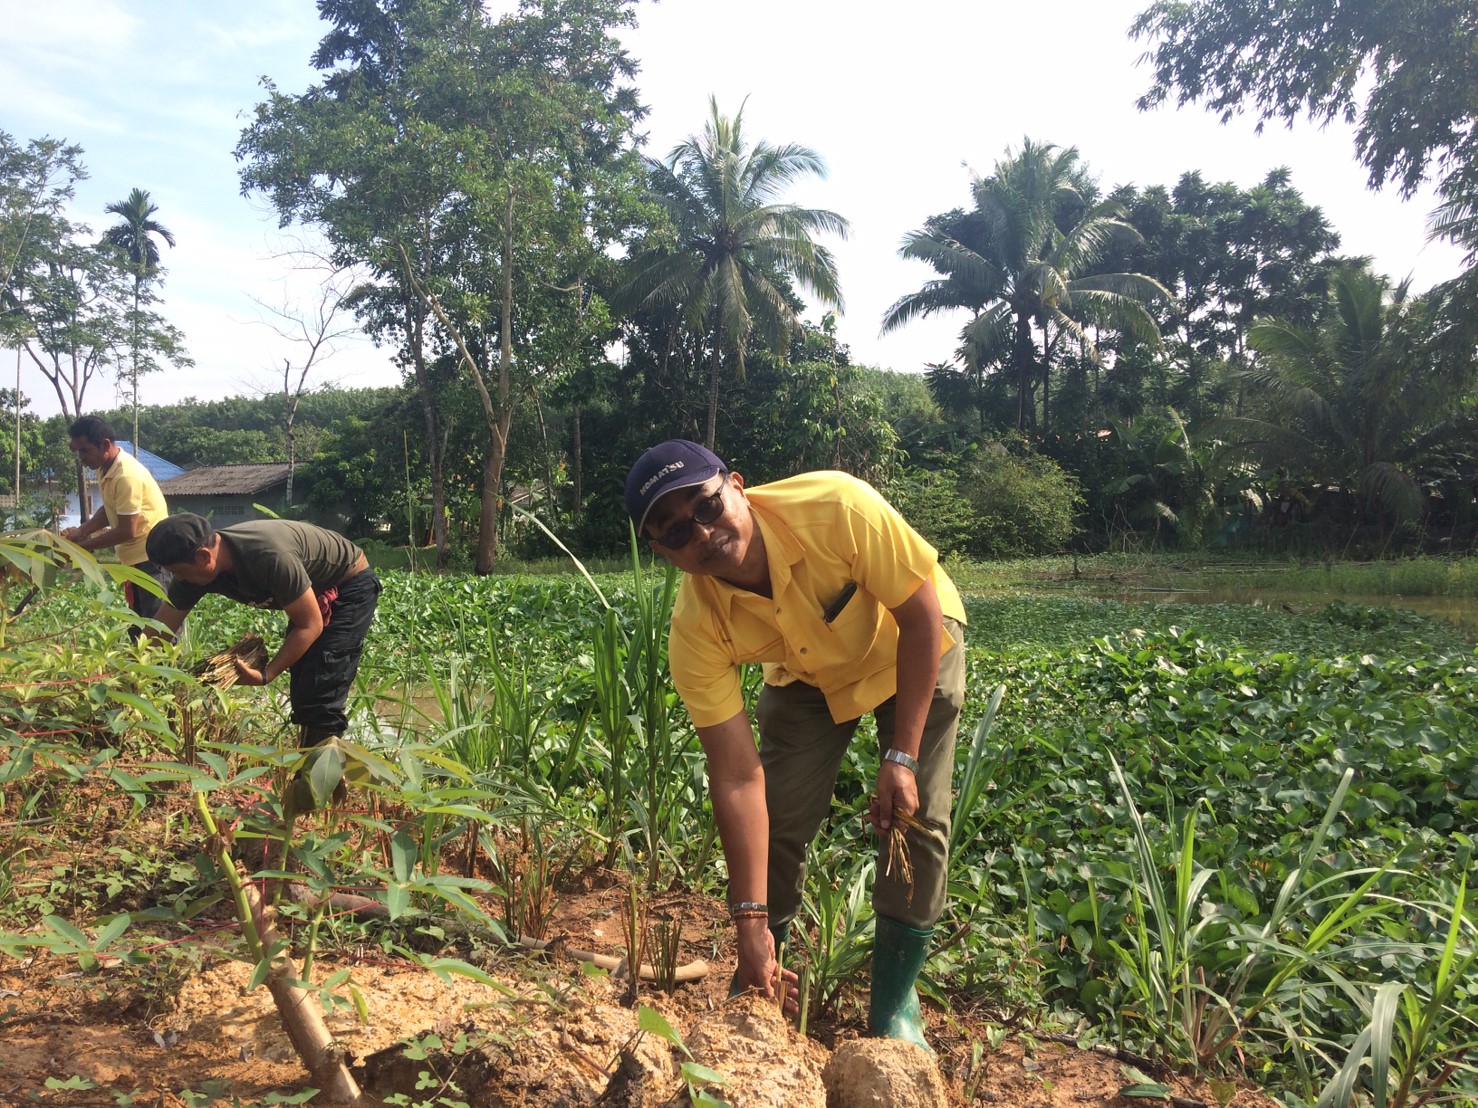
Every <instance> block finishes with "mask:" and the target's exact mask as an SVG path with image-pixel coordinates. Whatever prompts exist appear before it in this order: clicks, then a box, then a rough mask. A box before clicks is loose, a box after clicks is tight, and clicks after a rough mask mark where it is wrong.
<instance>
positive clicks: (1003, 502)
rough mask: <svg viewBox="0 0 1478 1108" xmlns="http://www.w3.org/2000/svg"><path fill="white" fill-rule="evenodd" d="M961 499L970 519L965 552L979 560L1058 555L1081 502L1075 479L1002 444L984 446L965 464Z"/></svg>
mask: <svg viewBox="0 0 1478 1108" xmlns="http://www.w3.org/2000/svg"><path fill="white" fill-rule="evenodd" d="M959 495H960V496H961V497H962V498H963V499H964V500H965V501H966V502H967V503H968V504H969V506H970V509H971V513H972V515H973V517H974V525H973V529H972V531H971V534H970V536H969V540H968V542H967V544H966V545H965V547H964V550H965V552H966V553H968V554H973V555H975V556H977V557H981V558H1011V557H1019V556H1021V555H1025V554H1052V553H1056V552H1058V551H1061V550H1062V549H1064V548H1065V547H1066V546H1067V544H1068V541H1069V540H1070V539H1071V538H1072V535H1073V526H1074V518H1075V516H1076V513H1077V511H1078V508H1079V505H1080V504H1081V502H1082V494H1081V492H1080V490H1079V487H1078V482H1077V480H1076V479H1074V478H1073V477H1072V476H1071V475H1070V474H1068V473H1067V472H1066V471H1064V470H1063V468H1062V467H1061V466H1059V465H1058V464H1057V463H1056V462H1054V461H1052V459H1050V458H1046V457H1043V456H1042V455H1041V454H1036V453H1032V452H1030V451H1023V452H1020V453H1017V452H1013V451H1012V450H1009V449H1008V448H1007V447H1006V445H1005V444H1003V443H990V444H987V445H986V446H985V447H984V448H983V449H981V450H980V451H978V452H977V453H976V455H975V456H974V458H972V459H971V460H970V461H969V463H967V465H966V467H965V469H964V471H963V472H962V473H961V474H960V479H959Z"/></svg>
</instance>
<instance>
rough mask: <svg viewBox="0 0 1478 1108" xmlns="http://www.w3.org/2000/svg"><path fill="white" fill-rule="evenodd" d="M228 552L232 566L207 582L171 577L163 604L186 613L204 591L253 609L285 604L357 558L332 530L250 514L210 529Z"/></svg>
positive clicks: (330, 580) (331, 580) (340, 575)
mask: <svg viewBox="0 0 1478 1108" xmlns="http://www.w3.org/2000/svg"><path fill="white" fill-rule="evenodd" d="M216 534H218V535H219V536H220V537H221V541H222V542H223V543H225V545H226V546H227V547H229V548H230V551H231V562H232V565H233V567H234V568H233V569H232V571H231V572H230V573H222V574H220V575H219V576H217V577H216V579H215V580H214V581H212V582H211V583H210V584H209V585H192V584H191V583H190V582H188V581H175V582H173V583H172V584H171V585H170V586H169V603H170V605H171V606H172V607H174V608H176V609H177V610H179V611H181V612H188V611H189V610H190V609H191V608H193V607H194V606H195V605H196V604H197V603H198V602H199V600H200V598H201V597H202V596H204V595H205V594H206V593H212V592H215V593H220V594H221V595H222V596H226V597H230V598H231V599H232V600H236V601H239V602H241V603H242V604H250V605H252V606H253V607H255V608H285V607H287V606H288V605H289V604H291V603H292V602H293V601H294V600H296V599H297V598H298V597H300V596H302V595H303V593H305V592H307V591H308V590H309V589H310V588H311V589H312V590H313V591H314V592H316V593H322V592H323V591H324V590H325V589H329V588H332V587H333V586H335V585H337V584H339V583H340V582H341V581H343V580H344V578H345V577H347V576H348V575H349V571H350V570H352V569H353V568H354V566H355V564H356V563H357V562H358V561H359V553H360V551H359V547H357V546H355V545H354V544H353V543H352V542H350V541H349V540H348V539H346V538H345V537H344V536H343V535H340V534H338V533H337V532H335V531H326V530H324V529H323V528H322V527H315V526H313V524H311V523H300V522H298V521H297V520H295V519H254V520H250V521H248V522H246V523H237V524H233V525H232V526H230V527H222V528H221V529H220V530H219V531H217V532H216Z"/></svg>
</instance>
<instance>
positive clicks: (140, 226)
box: [103, 189, 174, 455]
mask: <svg viewBox="0 0 1478 1108" xmlns="http://www.w3.org/2000/svg"><path fill="white" fill-rule="evenodd" d="M158 210H159V205H158V204H155V203H154V201H153V200H151V199H150V198H149V194H148V193H147V192H145V191H144V190H143V189H134V190H133V191H131V192H130V193H129V194H128V198H127V199H125V200H120V201H117V202H116V203H113V204H109V205H108V206H107V207H106V208H105V209H104V211H106V212H107V213H108V214H109V215H116V216H120V217H122V218H121V221H120V222H118V223H115V224H114V225H113V226H112V227H109V228H108V230H107V231H106V232H104V234H103V239H104V240H105V241H106V242H107V243H108V244H109V245H111V246H114V247H116V248H117V249H118V251H119V253H120V254H122V255H123V257H124V259H125V262H124V268H125V269H127V270H128V272H129V274H130V276H132V277H133V311H132V312H131V313H129V347H130V350H131V353H132V359H131V361H130V368H129V383H130V389H131V391H132V393H133V452H134V454H135V455H137V454H138V452H139V374H140V373H141V372H142V371H143V370H144V368H145V366H144V365H143V364H142V363H141V362H140V359H139V355H140V353H141V348H142V342H141V340H142V337H143V336H142V333H141V328H140V324H141V322H142V315H141V311H140V308H141V293H142V291H143V288H144V286H145V284H146V283H152V282H153V281H154V280H155V279H157V278H158V276H159V246H158V244H157V243H156V242H155V241H154V240H155V236H158V237H159V238H161V239H163V240H164V241H165V242H166V243H168V244H169V245H170V246H173V245H174V235H173V233H171V232H170V230H169V228H167V227H165V226H164V224H162V223H160V222H159V221H158V220H157V219H155V218H154V213H155V212H157V211H158ZM156 368H157V367H156Z"/></svg>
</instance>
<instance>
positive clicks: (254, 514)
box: [165, 492, 282, 527]
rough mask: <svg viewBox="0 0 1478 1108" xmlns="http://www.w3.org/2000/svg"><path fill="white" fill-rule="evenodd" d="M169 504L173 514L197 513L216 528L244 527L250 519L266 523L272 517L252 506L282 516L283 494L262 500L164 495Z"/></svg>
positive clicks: (259, 498) (258, 497)
mask: <svg viewBox="0 0 1478 1108" xmlns="http://www.w3.org/2000/svg"><path fill="white" fill-rule="evenodd" d="M165 496H166V498H167V499H168V501H169V510H170V512H171V513H173V512H194V513H195V514H196V515H199V516H205V517H207V518H208V519H209V520H210V521H211V523H213V524H214V525H215V526H217V527H229V526H231V524H233V523H245V522H246V521H247V520H249V519H267V518H269V517H267V516H265V515H263V514H262V513H261V512H259V511H257V510H256V508H255V507H253V505H255V504H261V505H264V506H265V507H268V508H270V509H272V511H274V512H280V511H281V509H282V493H281V492H277V493H275V494H273V493H267V494H264V495H260V496H247V495H238V494H230V493H211V494H208V495H205V494H202V495H195V496H182V495H178V494H177V495H174V496H170V495H169V494H168V493H166V494H165Z"/></svg>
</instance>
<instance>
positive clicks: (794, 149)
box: [617, 98, 848, 449]
mask: <svg viewBox="0 0 1478 1108" xmlns="http://www.w3.org/2000/svg"><path fill="white" fill-rule="evenodd" d="M708 108H709V118H708V120H707V122H706V123H705V124H704V127H703V134H702V135H690V136H689V137H688V138H687V139H686V140H685V141H684V142H681V143H679V144H678V145H677V146H675V147H673V149H672V151H671V152H670V153H669V154H668V155H667V157H666V158H665V159H663V160H658V159H655V158H648V159H647V167H648V170H649V174H650V181H651V189H652V192H653V194H654V195H655V196H656V198H657V200H658V201H659V203H660V204H661V206H662V208H663V210H664V211H665V212H666V215H667V218H668V220H669V222H670V226H669V227H667V228H663V229H662V230H661V231H659V232H658V233H656V234H655V235H653V236H652V237H650V238H649V239H648V241H647V242H646V243H645V244H644V246H643V247H642V248H641V249H639V250H638V251H637V252H636V254H635V255H634V257H633V258H632V260H631V268H630V278H629V280H628V282H627V284H626V285H625V286H624V287H623V289H622V290H621V291H620V293H619V294H618V297H617V303H618V304H621V305H633V306H640V307H644V308H649V309H655V310H659V311H661V310H666V311H668V312H670V313H672V315H673V317H674V318H676V319H680V320H681V322H682V325H683V326H684V327H685V328H687V329H688V330H689V331H690V332H691V333H693V334H695V335H701V336H703V339H702V341H703V343H704V344H706V346H707V354H708V359H709V379H708V421H707V429H706V431H705V437H704V441H705V442H706V443H707V445H708V446H709V448H710V449H712V447H713V445H714V441H715V434H716V432H717V428H718V397H719V382H720V380H721V376H722V364H723V358H724V354H725V353H728V354H729V356H730V357H731V358H732V359H733V365H734V370H735V375H736V376H737V377H738V378H739V379H740V380H743V378H744V374H745V350H746V347H747V346H748V345H749V344H750V343H751V342H756V343H757V345H759V346H761V347H763V348H765V349H768V350H770V351H772V352H780V351H783V350H785V349H786V347H787V346H788V345H789V340H790V337H791V332H792V331H793V330H795V329H796V328H797V326H798V324H799V315H798V305H797V304H796V303H795V301H794V299H793V297H792V296H791V295H790V284H789V283H790V282H791V281H795V282H798V283H799V284H800V285H801V286H802V287H803V288H806V289H808V290H810V292H811V293H812V294H813V295H814V296H815V297H816V298H817V299H818V300H820V301H821V302H822V303H823V304H829V305H832V306H834V307H837V308H840V307H841V306H842V294H841V288H840V285H839V283H838V281H837V273H836V262H835V259H834V258H833V257H832V255H831V252H830V251H829V250H827V249H826V247H824V246H821V245H819V244H818V243H817V242H816V241H815V239H814V238H813V236H814V235H816V234H818V233H823V232H829V233H832V234H836V235H839V236H841V237H843V238H845V237H846V234H847V230H848V224H847V221H846V220H845V219H843V218H842V217H841V216H839V215H837V214H836V213H835V212H830V211H826V210H824V209H821V208H802V207H800V206H798V205H795V204H787V203H782V202H780V199H779V198H780V196H781V194H782V193H783V191H784V190H785V188H786V187H787V186H788V185H790V184H791V183H792V182H793V181H795V180H796V179H797V178H799V177H802V176H805V175H807V174H816V175H817V176H824V175H825V172H826V167H825V164H824V163H823V162H822V160H821V157H820V156H819V155H818V154H817V153H816V152H815V151H814V150H811V149H810V148H808V147H805V146H800V145H797V144H794V143H785V144H782V145H779V146H772V145H771V144H770V143H768V142H765V141H763V140H762V141H759V142H756V143H755V144H754V145H753V146H752V147H751V146H750V145H749V144H748V142H747V141H746V139H745V137H744V109H743V106H742V105H741V107H740V109H739V111H738V112H736V113H735V114H734V115H733V116H726V115H724V114H723V113H721V112H720V111H719V108H718V101H717V99H715V98H710V99H709V103H708Z"/></svg>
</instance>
